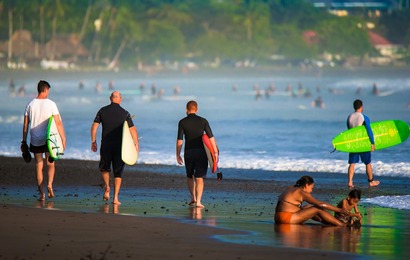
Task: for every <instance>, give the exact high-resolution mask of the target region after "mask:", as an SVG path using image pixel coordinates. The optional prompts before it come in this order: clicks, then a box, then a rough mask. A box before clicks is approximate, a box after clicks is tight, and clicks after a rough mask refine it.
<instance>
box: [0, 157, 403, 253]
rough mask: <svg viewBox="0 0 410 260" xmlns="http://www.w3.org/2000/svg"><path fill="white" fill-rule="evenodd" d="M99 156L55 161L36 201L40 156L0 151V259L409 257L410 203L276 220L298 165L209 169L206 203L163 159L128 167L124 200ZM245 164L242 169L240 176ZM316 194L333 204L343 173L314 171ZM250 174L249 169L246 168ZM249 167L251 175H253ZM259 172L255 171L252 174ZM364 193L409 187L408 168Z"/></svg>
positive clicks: (343, 188)
mask: <svg viewBox="0 0 410 260" xmlns="http://www.w3.org/2000/svg"><path fill="white" fill-rule="evenodd" d="M97 165H98V162H95V161H82V160H70V159H61V160H59V161H57V166H56V169H57V170H56V176H55V180H54V189H55V195H56V197H55V198H53V199H47V200H46V201H45V202H39V201H37V193H36V187H35V174H34V167H35V165H34V162H31V163H30V164H26V163H24V161H23V159H22V158H10V157H0V189H1V192H0V203H1V206H0V219H1V221H0V227H1V232H0V239H1V241H2V242H1V243H0V258H1V259H125V258H128V259H135V258H137V259H158V258H165V257H166V258H169V259H175V258H181V259H268V258H269V259H270V258H274V259H276V258H277V259H283V258H285V257H286V258H288V257H297V258H298V259H299V258H302V257H303V258H304V259H327V258H332V259H342V258H343V259H353V258H371V259H373V258H379V259H408V257H409V256H410V254H409V253H408V252H407V246H408V241H409V239H410V220H409V219H410V218H409V216H410V212H409V210H398V209H391V208H382V207H379V206H376V205H371V204H360V210H361V212H362V213H363V214H364V221H363V226H362V227H361V228H337V227H328V226H323V225H318V224H316V223H314V222H308V223H307V224H305V225H275V224H274V222H273V214H274V207H275V204H276V198H277V196H278V194H279V193H280V192H281V191H282V190H283V189H284V188H285V187H286V186H289V185H293V184H294V182H295V181H296V180H297V179H298V178H299V177H300V176H302V175H305V174H306V173H301V172H262V171H256V170H255V171H253V172H249V171H245V170H236V169H226V170H224V171H223V173H224V179H223V180H222V181H217V180H216V177H215V175H211V174H209V176H208V177H209V178H208V180H207V181H206V184H205V185H206V186H205V194H204V198H203V202H204V204H205V206H206V208H205V209H195V208H191V207H189V206H188V205H187V203H188V199H189V196H188V191H187V189H186V183H185V177H184V173H183V172H184V170H183V168H182V167H177V166H165V165H138V164H137V165H136V166H133V167H127V168H126V172H125V173H124V175H123V186H122V189H121V194H120V200H121V202H122V204H121V205H119V206H118V207H115V206H114V205H112V204H109V203H105V202H104V201H103V200H102V195H103V192H102V189H101V186H100V185H101V180H100V174H99V172H98V169H97ZM244 172H246V173H247V174H246V176H248V177H246V178H238V176H241V174H242V173H244ZM309 175H311V176H312V177H313V178H314V179H315V189H314V191H313V195H314V196H315V197H317V198H318V199H321V200H324V201H328V202H330V203H333V204H336V203H337V202H338V201H339V200H340V199H342V198H344V197H345V196H346V195H347V193H348V191H349V190H348V188H347V185H346V175H345V174H335V173H309ZM244 176H245V174H244ZM249 176H250V177H249ZM251 177H254V178H251ZM355 178H356V179H355V183H356V185H357V186H358V187H359V188H361V189H362V192H363V195H362V197H363V198H366V197H377V196H389V195H407V194H408V193H409V192H408V185H409V180H408V178H399V177H395V178H393V177H391V178H388V177H384V178H380V180H381V181H382V185H381V186H380V187H378V188H372V189H369V188H368V187H367V186H366V184H367V183H366V182H365V176H363V175H357V176H356V177H355Z"/></svg>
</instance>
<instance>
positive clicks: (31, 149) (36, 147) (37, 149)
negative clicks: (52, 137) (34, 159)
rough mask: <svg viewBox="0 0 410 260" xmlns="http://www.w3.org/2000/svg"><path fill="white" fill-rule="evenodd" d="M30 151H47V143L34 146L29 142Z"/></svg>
mask: <svg viewBox="0 0 410 260" xmlns="http://www.w3.org/2000/svg"><path fill="white" fill-rule="evenodd" d="M30 152H32V153H48V148H47V144H45V145H41V146H35V145H32V144H30Z"/></svg>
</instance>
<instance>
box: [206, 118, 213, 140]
mask: <svg viewBox="0 0 410 260" xmlns="http://www.w3.org/2000/svg"><path fill="white" fill-rule="evenodd" d="M204 120H205V133H206V135H207V136H208V137H209V138H212V137H214V134H213V133H212V130H211V127H210V126H209V123H208V120H206V119H204Z"/></svg>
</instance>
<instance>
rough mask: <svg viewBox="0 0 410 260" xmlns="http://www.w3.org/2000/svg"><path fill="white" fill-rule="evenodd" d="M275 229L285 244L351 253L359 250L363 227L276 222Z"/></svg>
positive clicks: (277, 235)
mask: <svg viewBox="0 0 410 260" xmlns="http://www.w3.org/2000/svg"><path fill="white" fill-rule="evenodd" d="M274 230H275V234H276V237H277V238H278V239H279V240H280V241H281V242H282V243H283V245H284V246H289V247H299V248H300V247H302V248H320V249H321V250H329V251H340V252H349V253H357V252H358V246H359V242H360V236H361V228H354V227H334V226H323V225H317V224H305V225H291V224H275V225H274Z"/></svg>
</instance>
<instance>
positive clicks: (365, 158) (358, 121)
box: [347, 99, 380, 188]
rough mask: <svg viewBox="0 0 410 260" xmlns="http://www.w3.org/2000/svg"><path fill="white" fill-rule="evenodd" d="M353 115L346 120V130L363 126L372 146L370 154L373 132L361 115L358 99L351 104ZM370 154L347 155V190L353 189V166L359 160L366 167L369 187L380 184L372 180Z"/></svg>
mask: <svg viewBox="0 0 410 260" xmlns="http://www.w3.org/2000/svg"><path fill="white" fill-rule="evenodd" d="M353 108H354V110H355V112H354V113H352V114H350V115H349V117H348V118H347V128H348V129H350V128H353V127H356V126H361V125H364V126H365V127H366V131H367V134H368V135H369V139H370V143H371V144H372V148H371V152H373V151H374V150H375V145H374V136H373V131H372V129H371V127H370V119H369V118H368V117H367V116H365V115H363V114H362V112H363V102H362V101H361V100H360V99H356V100H355V101H354V102H353ZM371 152H363V153H349V169H348V178H349V182H348V185H349V188H353V187H354V186H353V175H354V166H355V164H356V163H358V162H359V158H360V159H361V160H362V162H363V163H364V164H365V165H366V174H367V180H368V181H369V186H370V187H373V186H377V185H379V184H380V181H375V180H374V179H373V170H372V163H371V162H372V155H371Z"/></svg>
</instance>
